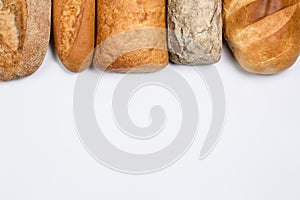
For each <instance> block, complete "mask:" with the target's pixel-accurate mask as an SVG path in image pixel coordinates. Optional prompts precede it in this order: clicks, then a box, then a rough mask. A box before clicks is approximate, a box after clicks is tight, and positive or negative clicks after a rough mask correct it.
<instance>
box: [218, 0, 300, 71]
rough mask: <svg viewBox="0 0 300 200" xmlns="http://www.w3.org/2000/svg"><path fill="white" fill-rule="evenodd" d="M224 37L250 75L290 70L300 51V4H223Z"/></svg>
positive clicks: (290, 0) (231, 0) (289, 0)
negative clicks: (251, 73)
mask: <svg viewBox="0 0 300 200" xmlns="http://www.w3.org/2000/svg"><path fill="white" fill-rule="evenodd" d="M223 8H224V12H223V19H224V20H223V21H224V35H225V38H226V39H227V41H228V44H229V46H230V48H231V50H232V52H233V54H234V55H235V57H236V59H237V60H238V62H239V63H240V65H241V66H242V67H243V68H245V69H246V70H247V71H250V72H253V73H259V74H273V73H277V72H280V71H282V70H284V69H287V68H288V67H290V66H291V65H293V63H294V62H295V61H296V59H297V57H298V55H299V51H300V1H299V0H276V1H265V0H243V1H240V0H224V6H223Z"/></svg>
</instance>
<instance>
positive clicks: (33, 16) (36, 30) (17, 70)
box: [0, 0, 51, 81]
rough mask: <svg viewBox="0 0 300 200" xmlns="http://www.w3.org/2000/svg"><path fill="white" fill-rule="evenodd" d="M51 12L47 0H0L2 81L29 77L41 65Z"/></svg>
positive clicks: (0, 74) (48, 0) (48, 33)
mask: <svg viewBox="0 0 300 200" xmlns="http://www.w3.org/2000/svg"><path fill="white" fill-rule="evenodd" d="M50 15H51V2H50V0H40V1H35V0H0V80H1V81H7V80H13V79H18V78H22V77H26V76H29V75H31V74H32V73H34V72H35V71H36V70H37V69H38V67H39V66H40V65H41V64H42V61H43V59H44V57H45V54H46V51H47V48H48V43H49V37H50Z"/></svg>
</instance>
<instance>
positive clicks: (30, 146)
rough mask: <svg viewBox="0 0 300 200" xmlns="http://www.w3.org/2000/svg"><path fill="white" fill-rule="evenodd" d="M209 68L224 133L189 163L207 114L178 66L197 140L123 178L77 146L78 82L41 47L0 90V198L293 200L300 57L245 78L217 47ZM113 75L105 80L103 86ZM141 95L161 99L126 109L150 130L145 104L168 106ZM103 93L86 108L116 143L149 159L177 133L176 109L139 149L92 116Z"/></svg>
mask: <svg viewBox="0 0 300 200" xmlns="http://www.w3.org/2000/svg"><path fill="white" fill-rule="evenodd" d="M171 67H174V66H171ZM202 67H209V66H202ZM216 67H217V69H218V71H219V73H220V75H221V78H222V80H223V84H224V88H225V94H226V110H227V113H226V121H225V126H224V130H223V135H222V137H221V140H220V141H219V143H218V145H217V146H216V148H215V149H214V151H213V152H212V154H210V155H209V157H207V158H206V159H205V160H199V159H198V156H199V153H200V149H201V146H202V143H203V141H204V138H205V134H206V132H207V128H208V127H209V122H210V121H209V120H210V117H211V109H210V106H211V105H210V101H209V96H208V93H207V91H206V88H205V84H204V83H203V81H202V80H201V79H199V78H197V77H195V74H194V73H195V71H194V70H192V69H191V68H190V67H186V66H177V67H174V68H175V69H176V70H177V71H178V72H179V73H181V74H182V75H183V76H184V77H187V78H186V79H188V80H189V81H190V82H191V87H192V88H193V90H194V91H195V93H196V96H197V99H198V103H199V110H200V116H199V117H200V128H199V136H198V138H197V139H196V141H195V142H194V144H193V146H192V147H191V149H190V150H189V151H188V152H187V153H186V155H185V156H184V157H183V158H182V159H180V160H179V161H178V162H177V163H175V164H174V165H172V166H171V167H169V168H167V169H165V170H163V171H160V172H157V173H154V174H147V175H128V174H122V173H119V172H116V171H113V170H111V169H109V168H106V167H104V166H102V165H101V164H99V163H98V162H97V161H96V160H94V159H93V158H92V157H91V156H90V155H89V153H88V152H87V151H86V150H85V148H84V147H83V146H82V145H81V142H80V139H79V137H78V135H77V132H76V129H75V124H74V120H73V108H72V107H73V90H74V84H75V81H76V77H77V75H76V74H72V73H69V72H67V71H66V70H64V69H63V67H62V66H61V65H60V63H59V62H58V60H57V58H56V56H55V55H54V53H53V49H51V48H50V49H49V51H48V54H47V56H46V59H45V61H44V64H43V66H42V67H41V68H40V69H39V70H38V72H36V73H35V74H34V75H32V76H31V77H29V78H26V79H22V80H18V81H11V82H5V83H0V95H1V97H0V127H1V128H0V199H1V200H2V199H3V200H14V199H18V200H40V199H43V200H48V199H49V200H53V199H57V200H60V199H62V200H63V199H72V200H77V199H78V200H79V199H89V200H94V199H105V200H120V199H124V200H154V199H155V200H167V199H172V200H177V199H178V200H179V199H180V200H182V199H189V200H199V199H205V200H220V199H223V200H224V199H226V200H227V199H228V200H240V199H243V200H248V199H249V200H250V199H251V200H252V199H255V200H266V199H270V200H282V199H289V200H299V199H300V125H299V124H300V91H299V87H300V60H299V59H298V62H297V63H295V64H294V66H293V67H292V68H291V69H289V70H287V71H285V72H283V73H281V74H279V75H273V76H259V75H252V74H249V73H247V72H245V71H244V70H242V69H241V68H240V67H239V66H238V64H237V63H236V61H235V60H234V59H233V57H232V55H231V54H230V53H229V51H228V50H227V48H226V47H224V51H223V56H222V60H221V62H219V63H218V64H216ZM95 73H97V72H96V71H95ZM158 73H159V72H158ZM119 76H120V75H116V74H106V77H105V78H104V79H105V83H106V87H108V86H109V82H110V80H111V81H112V82H113V80H115V79H117V78H118V77H119ZM189 77H190V78H189ZM112 85H113V84H112ZM148 89H149V90H151V92H154V93H155V92H160V95H151V96H150V97H148V96H147V92H145V91H144V92H143V91H141V93H139V94H137V96H136V97H135V98H136V99H133V103H132V104H131V105H130V106H129V110H130V116H131V117H132V120H133V121H134V122H135V123H137V124H140V125H145V124H147V123H149V121H147V120H148V118H147V116H148V114H149V113H148V108H151V101H152V100H153V101H155V102H157V101H158V99H160V100H161V102H162V105H165V106H166V107H168V106H172V105H173V103H170V104H165V103H163V102H166V101H167V102H168V101H172V96H167V95H166V94H163V91H160V89H159V88H157V89H155V88H148ZM105 90H107V91H106V92H105ZM111 93H112V91H110V92H109V89H107V88H106V89H104V93H103V92H102V93H97V94H96V98H95V99H96V100H95V102H100V101H103V102H101V103H98V104H97V103H95V111H96V114H97V119H98V122H99V124H100V125H101V120H104V123H103V124H104V125H103V129H105V130H106V135H107V137H108V138H109V139H110V140H111V141H112V143H114V144H115V145H117V146H119V147H120V148H123V149H124V150H127V151H134V152H136V151H139V150H140V151H141V152H149V151H155V150H157V149H159V148H162V147H163V146H164V145H166V144H167V143H165V142H168V141H169V142H170V138H172V137H174V136H176V134H175V132H176V131H173V129H174V130H176V128H177V127H178V125H177V124H178V123H180V121H178V120H180V118H178V116H179V115H180V113H178V109H176V105H174V106H175V108H174V109H168V108H166V112H167V113H168V112H169V113H168V117H169V118H168V120H169V121H170V123H171V124H173V126H168V125H167V126H166V128H168V127H169V128H170V129H169V131H165V133H164V134H163V135H161V136H159V137H157V138H155V139H153V141H148V142H146V143H145V142H144V143H143V145H141V144H139V142H137V141H135V140H133V139H129V138H125V136H124V135H122V134H119V135H118V134H117V133H116V132H115V130H113V129H116V127H115V125H114V124H113V121H112V118H111V117H112V115H111V110H110V109H106V111H105V112H100V110H101V106H102V107H103V109H102V110H105V109H104V108H110V107H109V106H107V105H106V104H105V102H106V103H109V102H110V101H109V98H110V97H111ZM143 98H144V99H145V98H146V99H148V102H146V104H147V105H148V106H146V108H145V109H141V108H143V106H141V105H142V103H141V102H142V101H141V99H143ZM134 100H135V101H134ZM173 100H174V99H173ZM134 102H136V103H134ZM144 103H145V102H144ZM149 103H150V105H149ZM174 104H176V101H175V103H174ZM105 105H106V106H105ZM172 110H173V111H172ZM170 112H171V113H170ZM173 112H174V113H173ZM175 112H176V113H175ZM172 116H173V117H172ZM172 120H173V122H172ZM171 130H172V131H171ZM173 132H174V135H172V134H170V133H173ZM110 133H111V134H110Z"/></svg>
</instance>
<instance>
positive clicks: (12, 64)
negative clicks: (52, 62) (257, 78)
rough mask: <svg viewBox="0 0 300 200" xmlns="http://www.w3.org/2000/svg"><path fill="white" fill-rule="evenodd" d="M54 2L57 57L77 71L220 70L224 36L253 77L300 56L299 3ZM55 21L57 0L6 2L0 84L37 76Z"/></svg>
mask: <svg viewBox="0 0 300 200" xmlns="http://www.w3.org/2000/svg"><path fill="white" fill-rule="evenodd" d="M52 2H53V4H52V9H53V12H52V13H53V16H52V22H53V33H54V34H53V36H54V41H55V46H56V49H57V53H58V56H59V58H60V60H61V62H62V63H63V65H64V66H65V67H66V68H67V69H68V70H70V71H72V72H81V71H83V70H85V69H86V68H88V67H89V66H90V65H94V66H95V67H96V68H98V69H101V70H106V71H111V72H120V73H127V72H132V73H142V72H153V71H157V70H159V69H162V68H164V67H165V66H167V64H168V62H169V59H170V60H171V61H172V62H173V63H176V64H184V65H203V64H212V63H216V62H218V61H219V60H220V57H221V51H222V33H223V34H224V37H225V39H226V40H227V42H228V45H229V47H230V49H231V50H232V52H233V54H234V56H235V57H236V59H237V61H238V62H239V63H240V65H241V66H242V67H243V68H245V69H246V70H247V71H250V72H253V73H259V74H274V73H277V72H280V71H282V70H284V69H287V68H288V67H290V66H292V65H293V63H294V62H295V61H296V59H297V57H298V56H299V52H300V1H299V0H277V1H264V0H244V1H239V0H223V6H222V1H221V0H203V1H200V0H168V2H166V1H165V0H156V1H149V0H136V1H133V0H64V1H62V0H53V1H52ZM222 7H223V10H222ZM96 11H97V12H96ZM50 17H51V0H39V1H35V0H0V80H2V81H5V80H12V79H17V78H22V77H26V76H29V75H30V74H32V73H34V72H35V71H36V70H37V69H38V67H39V66H40V65H41V63H42V61H43V59H44V56H45V53H46V50H47V47H48V43H49V36H50V21H51V20H50ZM222 21H223V23H222ZM95 27H96V28H95ZM168 51H169V53H168Z"/></svg>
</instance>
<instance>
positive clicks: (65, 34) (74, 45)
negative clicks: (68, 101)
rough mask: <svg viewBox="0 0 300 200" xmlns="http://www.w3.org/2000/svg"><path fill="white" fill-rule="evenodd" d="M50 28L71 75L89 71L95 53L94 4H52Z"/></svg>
mask: <svg viewBox="0 0 300 200" xmlns="http://www.w3.org/2000/svg"><path fill="white" fill-rule="evenodd" d="M53 28H54V40H55V46H56V49H57V52H58V55H59V57H60V59H61V61H62V63H63V64H64V66H65V67H66V68H67V69H68V70H70V71H72V72H80V71H83V70H84V69H86V68H87V67H89V66H90V64H91V62H92V56H93V50H94V37H95V36H94V34H95V0H63V1H62V0H54V1H53Z"/></svg>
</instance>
